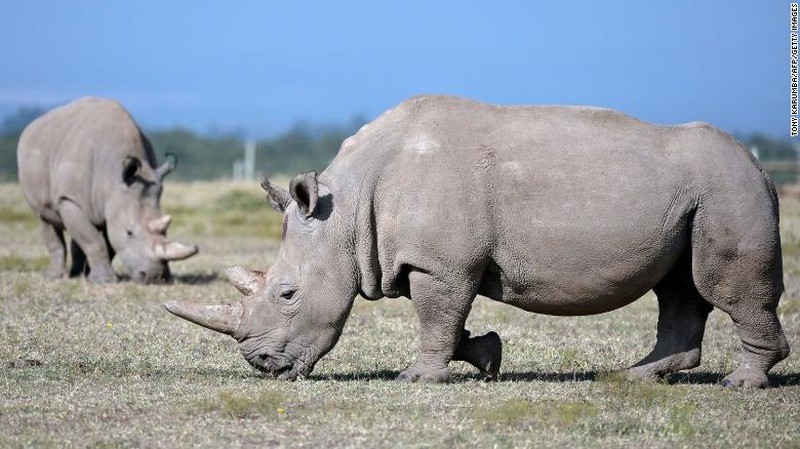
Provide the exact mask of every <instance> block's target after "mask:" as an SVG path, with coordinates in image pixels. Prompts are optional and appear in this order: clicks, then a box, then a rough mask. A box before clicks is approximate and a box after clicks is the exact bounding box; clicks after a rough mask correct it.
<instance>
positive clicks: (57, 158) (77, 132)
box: [17, 97, 155, 225]
mask: <svg viewBox="0 0 800 449" xmlns="http://www.w3.org/2000/svg"><path fill="white" fill-rule="evenodd" d="M126 156H132V157H136V158H138V159H140V160H141V161H142V176H146V177H148V176H149V177H152V176H153V170H154V166H155V155H154V153H153V150H152V148H151V146H150V144H149V143H148V142H147V139H146V137H145V136H144V135H143V134H142V132H141V130H140V129H139V127H138V126H137V125H136V123H135V122H134V121H133V119H132V118H131V116H130V115H129V114H128V112H127V111H126V110H125V109H124V108H123V107H122V106H121V105H120V104H119V103H117V102H116V101H113V100H108V99H99V98H91V97H88V98H82V99H79V100H76V101H73V102H71V103H69V104H66V105H64V106H61V107H58V108H56V109H53V110H51V111H49V112H48V113H46V114H44V115H43V116H41V117H40V118H38V119H36V120H35V121H34V122H32V123H31V124H30V125H29V126H28V127H27V128H26V129H25V130H24V132H23V134H22V136H21V137H20V143H19V146H18V153H17V160H18V164H19V177H20V183H21V185H22V189H23V192H24V194H25V198H26V200H27V201H28V203H29V204H31V206H32V208H33V209H34V210H35V211H36V212H37V213H38V214H40V215H42V216H43V217H45V218H46V219H48V220H49V221H52V222H60V218H58V216H57V213H56V211H55V208H57V206H58V202H59V201H60V200H61V199H63V198H69V199H70V200H71V201H73V202H75V203H76V204H78V205H79V206H80V207H81V208H82V209H83V210H84V211H85V212H86V213H87V215H88V216H89V218H90V220H91V221H92V222H93V223H95V224H97V225H100V224H102V223H103V221H104V208H105V203H106V201H107V199H108V194H109V192H111V190H112V189H115V188H119V183H120V179H121V178H120V176H121V170H122V163H123V160H124V159H125V157H126Z"/></svg>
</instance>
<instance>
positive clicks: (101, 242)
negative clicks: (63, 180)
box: [58, 200, 117, 283]
mask: <svg viewBox="0 0 800 449" xmlns="http://www.w3.org/2000/svg"><path fill="white" fill-rule="evenodd" d="M58 212H59V214H60V215H61V218H62V219H63V220H64V225H65V227H66V228H67V230H68V231H69V233H70V235H71V236H72V239H73V240H75V241H76V242H77V244H78V245H79V246H80V247H81V249H83V252H84V253H85V254H86V259H87V260H88V262H89V269H90V271H89V280H90V281H92V282H98V283H105V282H114V281H116V280H117V275H116V273H114V269H113V268H112V267H111V259H110V258H109V256H108V248H107V247H106V241H105V238H104V237H103V234H102V233H101V232H100V231H99V230H98V229H97V228H96V227H94V225H93V224H92V223H91V222H90V221H89V219H88V217H86V215H85V214H84V213H83V210H81V208H80V207H78V206H77V205H76V204H75V203H73V202H71V201H68V200H65V201H61V204H59V206H58Z"/></svg>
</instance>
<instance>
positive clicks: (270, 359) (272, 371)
mask: <svg viewBox="0 0 800 449" xmlns="http://www.w3.org/2000/svg"><path fill="white" fill-rule="evenodd" d="M247 362H248V363H249V364H250V366H252V367H253V368H255V369H257V370H259V371H261V372H262V373H265V374H268V375H269V376H271V377H276V378H278V379H288V380H294V379H297V378H298V377H301V376H304V375H305V374H307V373H305V372H304V370H303V369H301V367H303V366H305V365H303V364H302V363H296V362H295V361H292V360H290V359H289V358H288V357H285V356H278V357H274V356H269V355H257V356H255V357H252V358H249V359H247Z"/></svg>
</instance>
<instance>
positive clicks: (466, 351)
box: [453, 329, 503, 380]
mask: <svg viewBox="0 0 800 449" xmlns="http://www.w3.org/2000/svg"><path fill="white" fill-rule="evenodd" d="M469 335H470V332H469V331H468V330H466V329H464V330H463V331H462V333H461V340H460V341H459V342H458V347H457V348H456V352H455V353H454V354H453V360H460V361H464V362H467V363H469V364H470V365H472V366H474V367H475V368H477V369H478V370H479V371H480V372H481V374H483V375H484V376H485V379H486V380H497V373H498V372H500V363H501V362H502V361H503V342H502V341H501V340H500V336H499V335H497V332H488V333H486V334H485V335H481V336H479V337H472V338H470V336H469Z"/></svg>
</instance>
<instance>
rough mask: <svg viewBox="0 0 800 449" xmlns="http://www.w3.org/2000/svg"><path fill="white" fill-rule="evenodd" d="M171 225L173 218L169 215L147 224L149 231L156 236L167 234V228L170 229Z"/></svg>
mask: <svg viewBox="0 0 800 449" xmlns="http://www.w3.org/2000/svg"><path fill="white" fill-rule="evenodd" d="M170 223H172V217H170V216H169V215H164V216H162V217H160V218H154V219H152V220H150V221H149V222H148V223H147V229H149V230H150V232H152V233H154V234H163V233H165V232H167V228H169V225H170Z"/></svg>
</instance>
